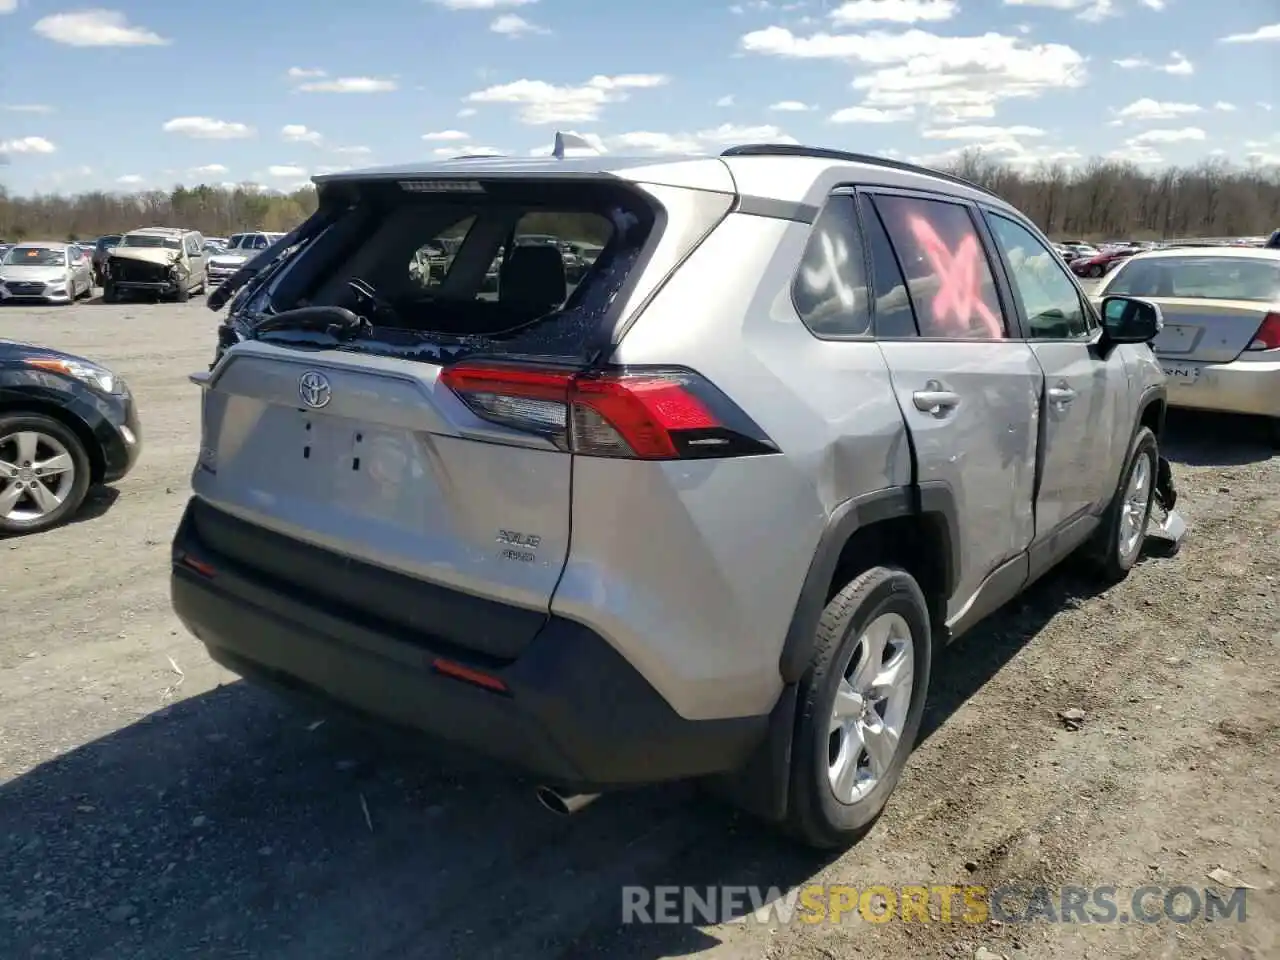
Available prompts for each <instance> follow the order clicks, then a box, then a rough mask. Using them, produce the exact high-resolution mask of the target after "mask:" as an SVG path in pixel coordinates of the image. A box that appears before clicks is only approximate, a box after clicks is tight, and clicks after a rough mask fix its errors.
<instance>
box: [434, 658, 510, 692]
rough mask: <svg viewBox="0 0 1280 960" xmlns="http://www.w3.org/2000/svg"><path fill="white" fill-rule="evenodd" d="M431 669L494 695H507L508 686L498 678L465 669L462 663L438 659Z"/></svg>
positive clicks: (468, 668)
mask: <svg viewBox="0 0 1280 960" xmlns="http://www.w3.org/2000/svg"><path fill="white" fill-rule="evenodd" d="M431 669H432V670H434V671H435V672H436V673H439V674H443V675H444V676H446V677H452V678H453V679H454V680H462V681H464V682H466V683H470V684H472V685H473V686H477V687H484V688H485V689H486V690H492V691H493V692H494V693H507V692H508V690H507V685H506V684H505V683H503V682H502V681H501V680H499V679H498V678H497V677H491V676H489V674H487V673H481V672H480V671H479V670H472V669H471V668H470V667H464V666H463V665H462V664H460V663H454V662H453V661H452V660H442V659H440V658H439V657H437V658H436V659H435V660H432V661H431Z"/></svg>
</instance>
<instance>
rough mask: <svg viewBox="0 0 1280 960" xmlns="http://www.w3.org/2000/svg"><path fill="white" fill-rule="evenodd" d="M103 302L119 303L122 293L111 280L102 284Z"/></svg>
mask: <svg viewBox="0 0 1280 960" xmlns="http://www.w3.org/2000/svg"><path fill="white" fill-rule="evenodd" d="M102 302H103V303H119V302H120V291H119V290H117V289H116V285H115V284H114V283H112V282H111V281H110V280H105V281H103V284H102Z"/></svg>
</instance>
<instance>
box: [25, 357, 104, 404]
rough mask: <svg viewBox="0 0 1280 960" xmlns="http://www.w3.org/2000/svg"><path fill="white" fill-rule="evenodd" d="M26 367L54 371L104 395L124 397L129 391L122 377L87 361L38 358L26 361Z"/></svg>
mask: <svg viewBox="0 0 1280 960" xmlns="http://www.w3.org/2000/svg"><path fill="white" fill-rule="evenodd" d="M26 365H27V366H29V367H38V368H39V369H41V370H52V371H53V372H54V373H61V374H65V375H66V376H68V377H75V378H76V379H77V380H79V381H80V382H81V383H87V384H88V385H89V386H91V387H95V388H97V389H98V390H101V391H102V392H103V393H111V394H115V395H116V396H118V397H122V396H124V395H125V393H126V392H127V391H128V388H127V387H126V386H125V382H124V380H122V379H121V378H120V377H118V376H116V375H115V374H114V373H112V372H111V371H110V370H108V369H107V368H106V367H100V366H98V365H97V364H96V363H89V362H88V361H85V360H63V359H59V358H55V357H48V358H36V359H33V360H28V361H26Z"/></svg>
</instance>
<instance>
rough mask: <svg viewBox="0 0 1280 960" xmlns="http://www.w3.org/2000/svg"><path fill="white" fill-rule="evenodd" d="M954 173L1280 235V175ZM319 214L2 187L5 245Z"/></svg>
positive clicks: (288, 200)
mask: <svg viewBox="0 0 1280 960" xmlns="http://www.w3.org/2000/svg"><path fill="white" fill-rule="evenodd" d="M947 172H949V173H953V174H955V175H958V176H961V177H964V178H965V179H966V180H971V181H973V182H975V183H978V184H981V185H982V186H984V187H986V188H988V189H989V190H991V191H993V192H994V193H996V194H998V195H999V196H1001V197H1003V198H1004V199H1006V200H1007V201H1009V202H1010V203H1012V204H1013V205H1014V206H1016V207H1017V208H1018V209H1020V210H1022V211H1023V212H1024V213H1025V214H1027V216H1029V217H1031V218H1032V219H1033V220H1035V221H1036V222H1037V223H1038V224H1039V225H1040V228H1041V229H1042V230H1044V231H1045V233H1047V234H1048V235H1049V236H1051V237H1053V238H1055V239H1081V240H1111V239H1132V240H1155V239H1173V238H1182V237H1196V236H1204V237H1229V236H1258V235H1266V234H1269V233H1270V232H1271V231H1272V230H1274V229H1276V228H1277V227H1280V167H1269V168H1263V167H1248V168H1241V167H1234V166H1232V165H1230V164H1228V163H1227V162H1226V161H1224V160H1220V159H1209V160H1205V161H1203V162H1201V163H1199V164H1196V165H1195V166H1191V167H1168V168H1166V169H1164V170H1160V171H1155V172H1152V171H1149V170H1146V169H1144V168H1141V167H1139V166H1137V165H1135V164H1131V163H1121V162H1115V161H1109V160H1102V159H1094V160H1090V161H1088V162H1087V163H1085V164H1084V165H1082V166H1079V167H1069V166H1067V165H1065V164H1061V163H1055V164H1043V165H1040V166H1038V167H1034V168H1030V169H1027V168H1022V167H1016V166H1011V165H1009V164H1004V163H1000V162H999V161H997V160H994V159H992V158H991V157H990V156H988V155H986V154H984V153H982V152H981V151H980V150H974V151H970V152H968V153H965V154H962V155H961V156H960V157H959V159H958V160H956V161H955V162H954V163H952V164H951V165H950V166H949V167H948V168H947ZM315 206H316V195H315V191H314V190H311V189H304V190H298V191H295V192H293V193H290V194H271V193H264V192H261V191H258V190H255V189H252V188H235V189H226V188H222V187H213V186H207V185H200V186H196V187H184V186H177V187H174V188H173V189H172V190H168V191H165V190H151V191H147V192H144V193H136V194H118V193H105V192H101V191H95V192H89V193H81V194H75V195H71V196H65V195H40V196H28V197H19V196H15V195H13V194H11V193H10V192H9V191H7V190H6V189H5V188H4V187H3V186H2V185H0V239H3V240H23V239H28V240H62V239H66V240H84V239H90V238H95V237H98V236H101V235H104V234H110V233H121V232H124V231H126V230H132V229H136V228H138V227H144V226H149V227H151V226H156V227H164V226H183V227H189V228H193V229H196V230H199V231H200V232H201V233H204V234H206V235H207V236H227V235H228V234H231V233H236V232H239V231H242V230H269V231H286V230H289V229H290V228H292V227H294V226H296V225H297V224H298V223H300V222H301V221H302V220H303V219H304V218H305V217H307V216H308V215H309V214H310V213H311V212H312V211H314V210H315ZM546 230H547V232H555V231H553V230H552V229H551V228H550V227H547V228H546Z"/></svg>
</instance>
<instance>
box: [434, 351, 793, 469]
mask: <svg viewBox="0 0 1280 960" xmlns="http://www.w3.org/2000/svg"><path fill="white" fill-rule="evenodd" d="M440 382H441V383H442V384H444V385H445V386H446V387H448V388H449V389H450V390H452V391H453V392H454V393H455V394H456V395H457V396H458V398H459V399H460V400H462V402H463V403H465V404H466V405H467V407H468V408H470V410H471V412H472V413H474V414H475V415H476V416H478V417H480V418H481V419H483V420H488V421H489V422H491V423H497V424H501V425H502V426H506V427H510V428H512V429H514V430H522V431H525V432H528V433H536V434H541V435H542V436H545V437H547V438H548V439H549V440H551V441H552V442H553V443H554V444H555V445H556V446H557V447H559V448H560V449H561V450H564V451H566V452H571V453H575V454H579V455H582V456H589V457H623V458H632V459H641V460H680V459H705V458H709V457H735V456H747V455H751V454H761V453H776V452H777V447H776V446H774V444H773V443H772V441H770V440H769V438H768V437H767V436H766V435H765V434H764V432H763V431H762V430H761V429H760V428H759V427H758V426H757V425H756V424H755V423H754V422H752V421H751V419H750V418H749V417H747V415H746V414H745V413H743V412H742V410H740V409H739V408H738V406H737V405H736V404H734V403H733V401H731V400H730V399H729V398H728V397H726V396H725V395H724V394H723V393H721V392H720V391H719V390H717V389H716V388H715V387H714V386H713V385H712V384H710V383H709V382H708V381H707V380H705V379H704V378H703V377H701V376H699V375H698V374H696V373H693V372H691V371H688V370H670V369H663V370H648V369H637V368H630V369H619V370H607V371H600V372H590V373H581V372H576V371H557V370H543V369H537V368H532V367H522V366H515V365H505V364H479V363H474V364H473V363H467V362H463V363H458V364H455V365H454V366H451V367H448V368H447V369H445V370H444V371H443V372H442V373H441V374H440Z"/></svg>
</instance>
